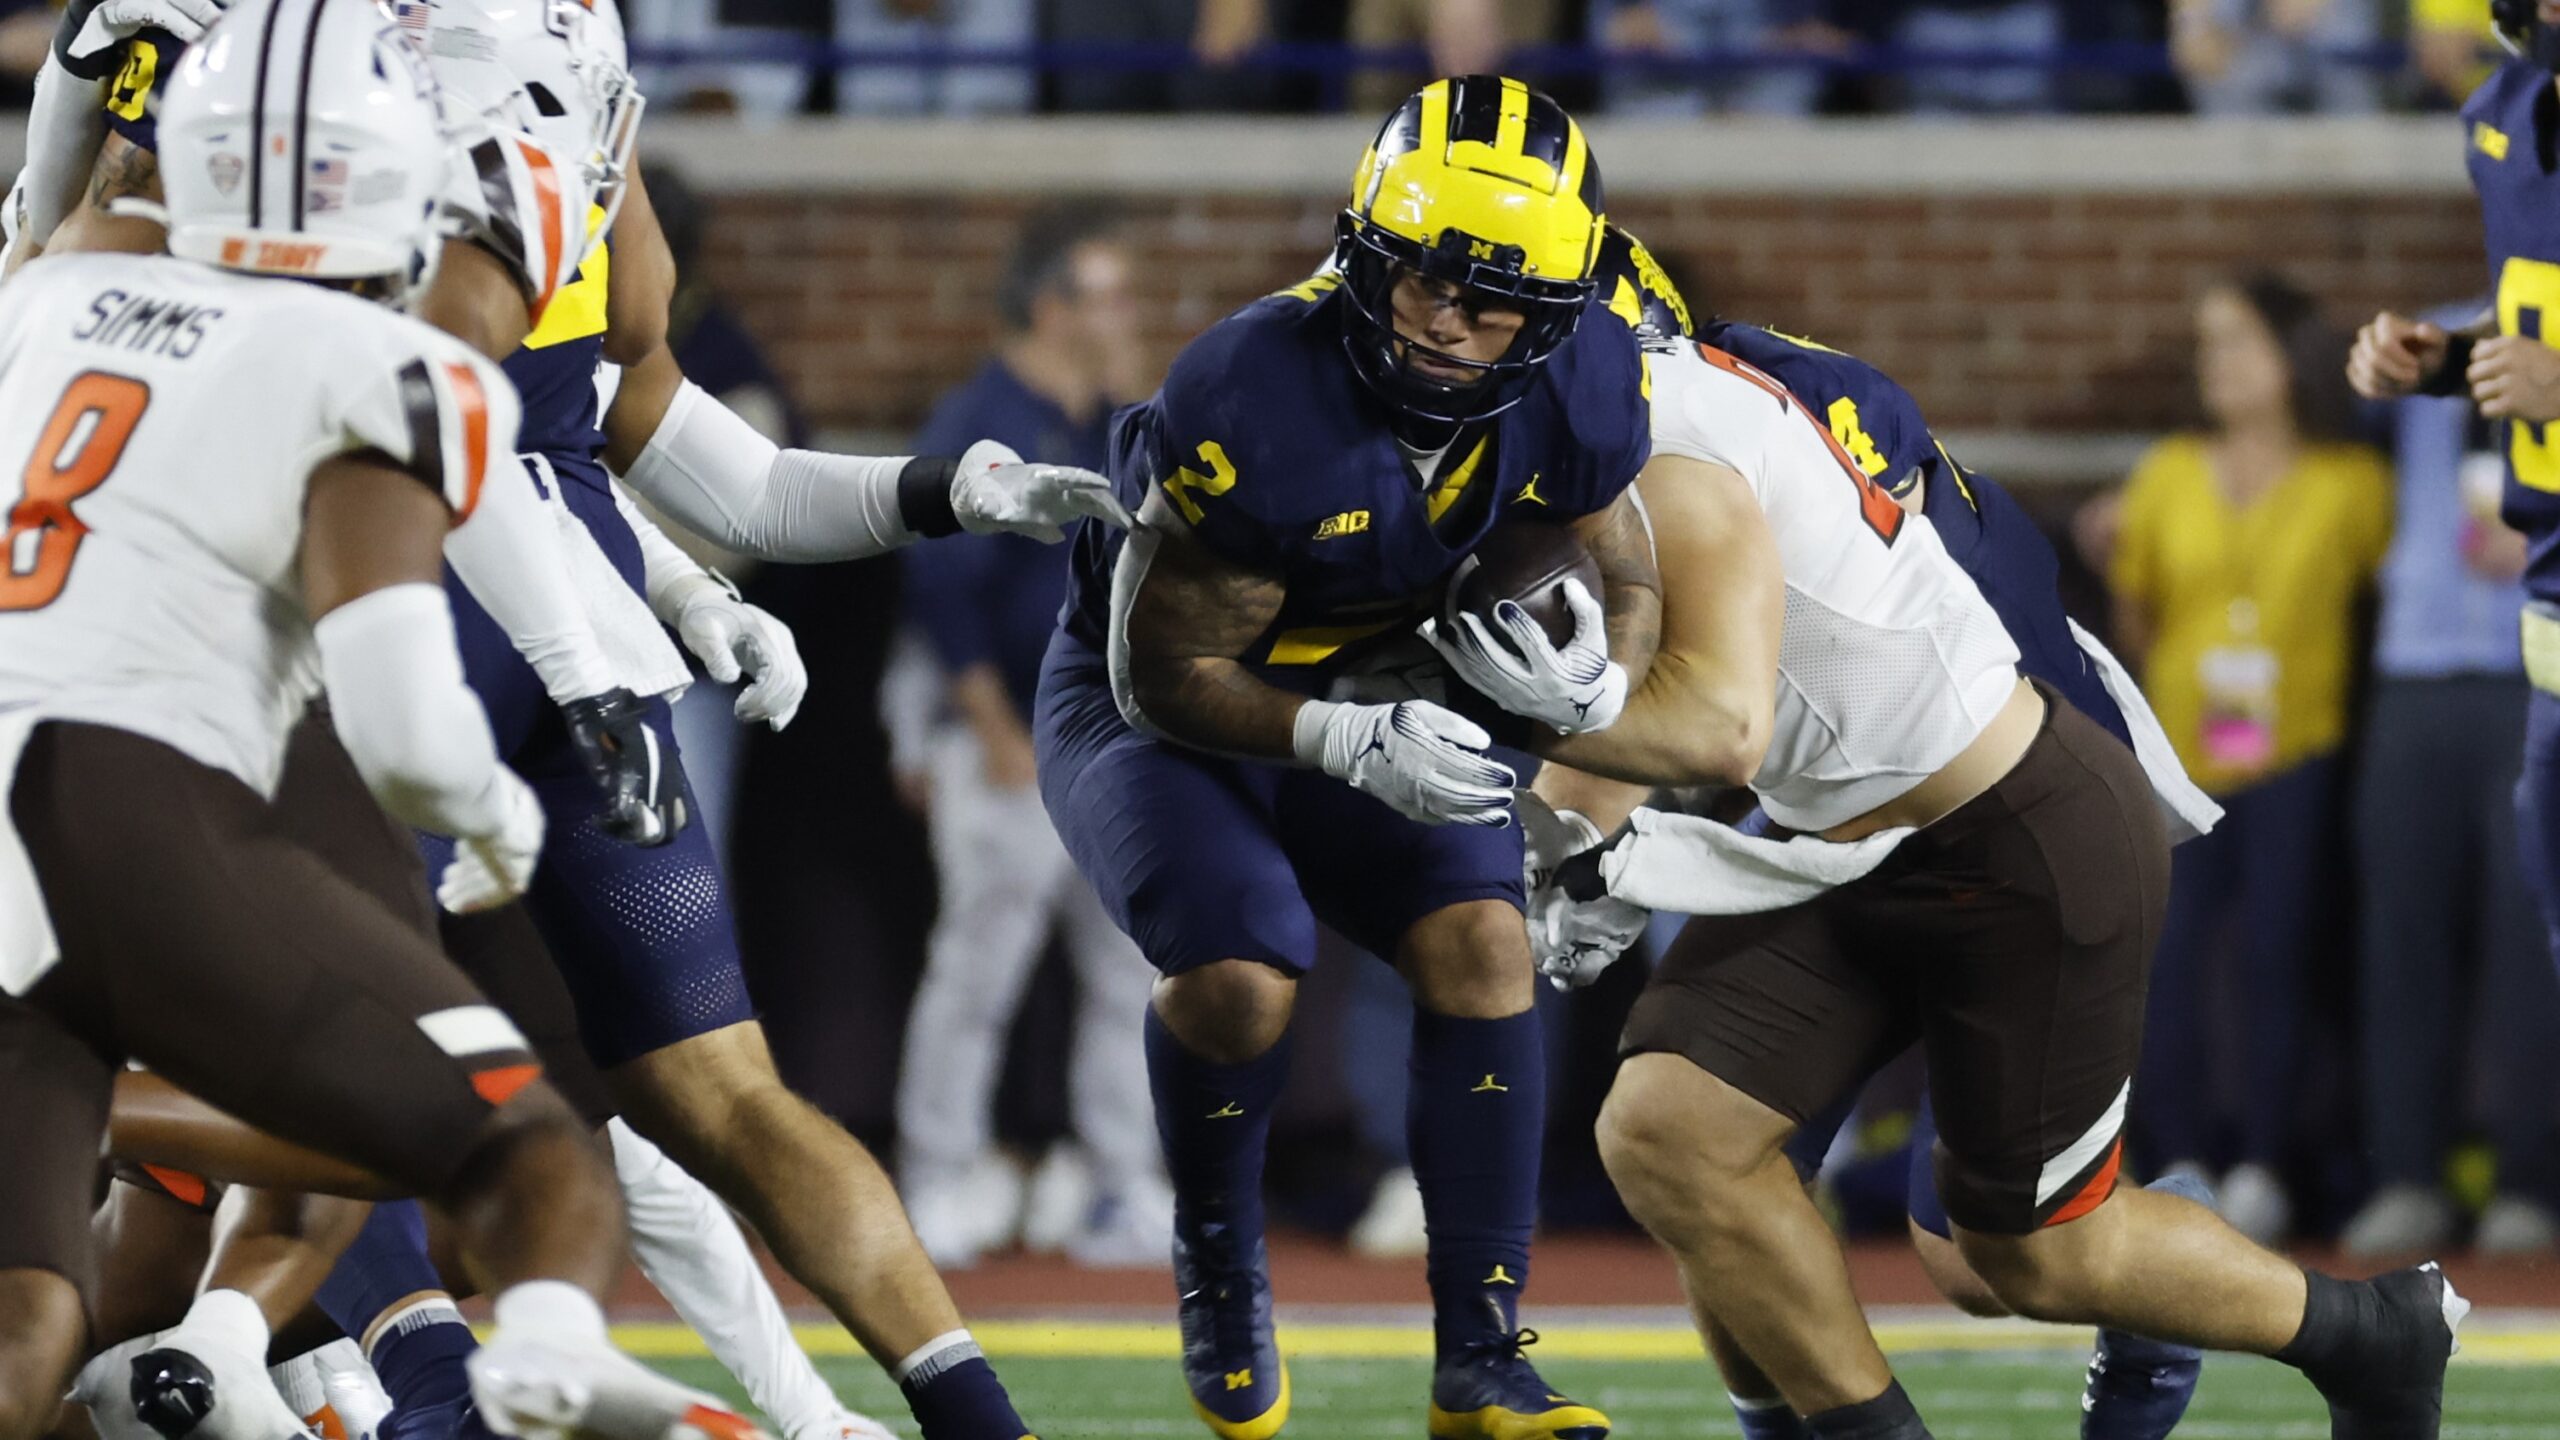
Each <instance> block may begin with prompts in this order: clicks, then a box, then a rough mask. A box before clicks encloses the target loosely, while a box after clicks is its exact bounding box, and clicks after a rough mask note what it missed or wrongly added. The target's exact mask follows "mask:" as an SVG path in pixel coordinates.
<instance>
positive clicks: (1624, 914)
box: [1529, 885, 1653, 990]
mask: <svg viewBox="0 0 2560 1440" xmlns="http://www.w3.org/2000/svg"><path fill="white" fill-rule="evenodd" d="M1652 919H1653V912H1652V911H1650V910H1647V909H1645V908H1644V907H1643V906H1641V905H1630V904H1628V903H1627V902H1626V901H1624V900H1621V899H1619V898H1617V897H1616V896H1614V895H1603V896H1601V897H1600V898H1599V899H1597V900H1576V899H1574V898H1572V897H1571V896H1569V895H1567V894H1565V893H1564V891H1563V890H1562V889H1560V888H1558V887H1555V886H1552V885H1551V886H1549V887H1547V888H1546V889H1544V890H1541V891H1539V892H1538V893H1537V894H1535V895H1533V896H1531V897H1530V898H1529V950H1530V953H1531V954H1533V955H1535V956H1536V957H1537V960H1538V973H1539V974H1541V975H1544V976H1546V977H1547V983H1548V984H1550V985H1553V986H1554V987H1556V988H1557V989H1559V990H1579V989H1581V988H1582V987H1583V986H1585V985H1588V984H1590V983H1591V982H1592V981H1594V980H1597V979H1599V978H1600V972H1601V971H1603V970H1606V969H1608V968H1609V967H1610V966H1611V965H1613V964H1616V963H1617V960H1618V957H1619V956H1621V955H1624V954H1626V953H1627V951H1629V950H1630V949H1632V948H1634V946H1635V943H1636V942H1637V941H1638V940H1641V939H1643V938H1644V931H1645V926H1646V925H1647V924H1649V923H1651V921H1652Z"/></svg>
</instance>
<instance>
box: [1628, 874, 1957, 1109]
mask: <svg viewBox="0 0 2560 1440" xmlns="http://www.w3.org/2000/svg"><path fill="white" fill-rule="evenodd" d="M1917 1034H1918V1031H1917V1027H1916V1025H1915V1024H1914V1023H1913V1018H1912V1013H1911V1005H1910V1000H1909V997H1908V996H1907V995H1905V994H1903V993H1901V992H1900V991H1898V990H1897V989H1896V988H1895V987H1894V986H1893V985H1892V984H1890V983H1889V980H1888V978H1887V976H1886V975H1885V973H1884V972H1883V971H1882V970H1881V969H1880V968H1878V967H1876V966H1873V965H1871V964H1869V963H1866V962H1865V960H1864V958H1863V957H1858V956H1853V955H1852V954H1850V953H1849V951H1848V950H1847V949H1846V948H1845V947H1844V945H1843V943H1842V937H1841V935H1840V933H1839V927H1838V926H1837V925H1836V923H1835V921H1834V918H1833V916H1832V914H1831V913H1830V911H1829V910H1828V909H1827V908H1826V904H1825V902H1816V903H1814V904H1810V905H1798V906H1794V907H1791V908H1789V909H1786V910H1778V911H1772V912H1768V913H1765V914H1759V915H1701V916H1698V917H1696V918H1694V919H1692V920H1690V921H1689V923H1688V924H1687V925H1685V926H1683V927H1681V931H1680V934H1679V936H1678V938H1677V939H1675V940H1673V941H1672V942H1671V945H1670V948H1669V949H1667V950H1665V951H1664V952H1663V956H1662V959H1661V961H1660V962H1659V963H1658V964H1657V965H1655V967H1654V972H1653V975H1652V976H1651V977H1650V978H1649V979H1648V980H1647V981H1646V982H1645V988H1644V992H1643V993H1642V994H1641V995H1639V996H1637V997H1636V1003H1635V1007H1634V1009H1633V1010H1631V1011H1630V1012H1629V1013H1628V1016H1627V1025H1626V1030H1625V1033H1624V1034H1623V1036H1622V1037H1621V1038H1620V1040H1619V1046H1618V1048H1619V1053H1620V1054H1621V1055H1630V1056H1632V1055H1642V1054H1656V1053H1658V1054H1667V1055H1677V1056H1680V1057H1681V1058H1683V1059H1685V1060H1687V1061H1688V1062H1689V1063H1690V1064H1692V1065H1695V1066H1696V1067H1697V1068H1699V1069H1700V1070H1703V1071H1705V1072H1706V1073H1707V1074H1709V1075H1712V1076H1715V1077H1716V1078H1717V1079H1719V1080H1721V1081H1723V1082H1724V1083H1725V1084H1727V1085H1729V1086H1731V1087H1733V1088H1734V1089H1735V1090H1738V1091H1740V1092H1741V1093H1742V1094H1744V1095H1747V1096H1749V1097H1750V1098H1752V1099H1753V1100H1756V1101H1758V1102H1759V1103H1760V1104H1762V1105H1764V1106H1766V1107H1768V1108H1769V1109H1770V1110H1771V1111H1774V1112H1776V1113H1777V1114H1778V1115H1780V1116H1783V1117H1785V1119H1786V1120H1787V1121H1788V1122H1789V1123H1790V1126H1791V1127H1803V1126H1807V1125H1811V1124H1813V1123H1815V1122H1817V1121H1819V1120H1821V1119H1822V1118H1823V1117H1824V1116H1826V1115H1827V1114H1828V1113H1829V1112H1830V1111H1831V1109H1832V1107H1833V1106H1834V1105H1836V1104H1838V1103H1839V1102H1841V1101H1843V1100H1845V1099H1846V1098H1848V1097H1849V1096H1850V1095H1851V1094H1853V1093H1854V1092H1855V1091H1856V1090H1857V1088H1858V1087H1859V1086H1860V1085H1862V1084H1864V1083H1865V1081H1866V1079H1867V1077H1869V1076H1871V1075H1873V1074H1874V1073H1875V1072H1876V1071H1877V1070H1878V1069H1879V1068H1881V1067H1882V1066H1883V1065H1884V1063H1885V1062H1886V1061H1888V1060H1890V1059H1892V1058H1893V1057H1894V1056H1895V1055H1896V1054H1899V1053H1900V1052H1901V1051H1902V1050H1903V1049H1904V1048H1905V1047H1907V1046H1908V1045H1909V1044H1910V1043H1911V1042H1912V1040H1913V1039H1915V1038H1917Z"/></svg>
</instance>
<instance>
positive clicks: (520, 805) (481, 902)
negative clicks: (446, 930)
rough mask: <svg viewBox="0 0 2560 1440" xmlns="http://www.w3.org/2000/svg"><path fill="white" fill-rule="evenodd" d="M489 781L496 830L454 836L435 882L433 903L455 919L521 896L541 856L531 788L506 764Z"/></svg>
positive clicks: (536, 806)
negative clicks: (496, 815)
mask: <svg viewBox="0 0 2560 1440" xmlns="http://www.w3.org/2000/svg"><path fill="white" fill-rule="evenodd" d="M489 783H490V785H491V786H492V787H493V788H494V789H495V791H496V792H497V793H496V794H495V795H493V796H492V797H491V798H492V800H494V801H495V802H496V807H497V810H498V813H499V816H500V819H499V822H498V828H497V830H496V832H495V833H493V834H489V835H476V836H474V835H465V836H461V837H458V838H457V839H456V840H455V841H454V846H453V863H452V864H449V865H447V866H445V867H444V874H443V876H442V877H441V878H439V879H438V880H437V881H436V902H437V903H438V904H440V905H442V906H444V908H446V909H447V910H450V911H452V912H453V913H454V914H456V915H469V914H472V913H473V912H475V911H480V910H494V909H496V908H497V907H499V906H501V905H504V904H506V903H507V902H508V901H510V900H513V899H514V898H516V897H517V896H519V895H521V894H523V893H524V892H525V887H526V886H528V885H531V884H532V883H533V864H534V862H535V861H536V860H539V859H541V858H542V802H540V801H538V800H536V799H534V798H533V787H532V786H530V785H527V784H525V783H524V781H522V780H521V779H518V778H517V776H516V772H514V771H513V770H509V769H507V768H506V767H505V766H500V767H499V768H498V772H497V776H496V778H494V779H493V780H491V781H490V782H489Z"/></svg>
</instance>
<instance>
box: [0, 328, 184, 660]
mask: <svg viewBox="0 0 2560 1440" xmlns="http://www.w3.org/2000/svg"><path fill="white" fill-rule="evenodd" d="M150 403H151V387H150V386H148V385H145V384H143V383H142V382H141V381H139V380H134V379H130V378H128V377H126V376H123V375H110V374H108V373H107V372H105V371H103V370H90V371H86V372H84V373H82V374H81V375H80V376H79V377H77V378H76V379H74V380H73V381H72V382H71V384H70V385H69V386H68V387H67V388H65V389H64V390H63V392H62V399H61V400H59V401H57V402H55V404H54V407H53V415H52V417H51V418H50V419H48V420H46V421H45V422H44V433H43V434H42V435H40V436H38V437H37V439H36V452H35V453H34V454H33V455H30V456H28V457H27V469H26V474H25V475H24V476H23V477H22V479H23V481H24V489H23V491H22V493H21V494H20V496H19V499H18V503H17V504H16V505H14V506H11V507H10V510H9V528H8V529H7V530H6V531H5V532H0V612H5V611H11V610H40V609H42V608H44V607H45V606H47V605H50V604H52V603H53V602H54V600H55V599H56V598H58V597H59V596H60V595H61V594H62V587H63V585H64V583H65V582H67V581H68V580H70V578H71V561H72V557H74V556H75V555H77V554H78V553H79V551H80V541H81V539H82V537H84V536H86V535H87V534H88V533H89V527H88V526H87V525H85V524H83V523H81V520H80V517H79V516H78V515H75V514H73V513H72V510H71V502H72V501H74V500H77V499H79V498H80V497H81V496H83V495H86V494H88V493H89V492H90V491H92V490H95V489H97V488H98V487H99V486H100V485H102V484H105V483H106V479H107V476H108V475H110V474H112V473H114V471H115V468H116V462H117V461H118V460H121V459H123V458H124V447H125V442H126V441H128V440H130V439H132V438H133V427H134V426H135V425H136V424H137V423H139V422H140V421H141V419H142V410H143V407H144V406H146V405H148V404H150ZM29 536H34V537H35V538H34V540H33V541H32V542H31V541H29V539H28V537H29ZM29 549H32V550H33V552H34V553H33V555H32V557H31V558H30V557H29V556H28V554H27V552H28V550H29Z"/></svg>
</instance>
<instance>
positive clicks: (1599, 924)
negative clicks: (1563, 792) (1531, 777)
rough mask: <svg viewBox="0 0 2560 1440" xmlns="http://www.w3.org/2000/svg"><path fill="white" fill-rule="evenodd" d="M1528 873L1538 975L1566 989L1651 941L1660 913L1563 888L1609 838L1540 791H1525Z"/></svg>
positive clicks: (1522, 817)
mask: <svg viewBox="0 0 2560 1440" xmlns="http://www.w3.org/2000/svg"><path fill="white" fill-rule="evenodd" d="M1517 803H1518V806H1519V811H1520V836H1521V839H1522V841H1523V842H1524V843H1523V844H1522V846H1521V860H1520V863H1521V868H1522V871H1523V872H1524V873H1523V877H1522V878H1523V880H1524V882H1525V883H1526V885H1527V886H1528V891H1529V907H1528V913H1529V950H1530V953H1531V954H1532V955H1534V956H1535V957H1536V958H1537V962H1538V973H1539V974H1541V975H1544V976H1546V977H1547V983H1548V984H1550V985H1553V986H1555V987H1556V988H1557V989H1559V990H1579V989H1581V988H1582V987H1583V986H1585V985H1588V984H1590V983H1591V982H1592V981H1594V980H1597V979H1599V978H1600V972H1601V971H1603V970H1606V969H1608V968H1609V966H1610V965H1611V964H1612V963H1614V962H1615V961H1616V960H1617V958H1618V957H1619V956H1621V955H1624V954H1625V953H1627V950H1628V948H1629V947H1631V946H1633V945H1634V944H1635V942H1636V941H1637V940H1638V939H1639V938H1640V937H1642V936H1643V934H1644V931H1645V925H1646V923H1647V922H1648V921H1649V920H1651V919H1652V912H1650V911H1648V910H1645V909H1644V908H1642V907H1641V906H1636V905H1630V904H1628V903H1627V902H1626V901H1624V900H1620V899H1618V898H1616V897H1615V896H1611V895H1603V896H1601V897H1599V898H1598V899H1596V900H1575V899H1574V898H1572V897H1571V896H1569V895H1567V894H1565V893H1564V889H1563V887H1562V886H1560V885H1559V884H1557V883H1556V872H1557V871H1558V870H1559V869H1560V868H1562V867H1563V865H1564V863H1565V862H1566V861H1567V860H1570V859H1572V858H1573V857H1575V856H1577V855H1584V854H1588V853H1589V852H1591V851H1593V850H1597V849H1599V848H1600V846H1601V845H1602V844H1603V843H1604V842H1605V841H1606V839H1607V837H1605V836H1603V835H1602V834H1601V833H1600V827H1599V826H1598V825H1595V824H1593V823H1592V821H1591V817H1589V816H1587V815H1585V814H1583V813H1582V812H1580V811H1578V810H1554V809H1550V808H1548V806H1547V802H1546V801H1544V800H1542V799H1540V798H1538V796H1537V795H1536V793H1535V792H1532V791H1528V790H1523V791H1521V792H1520V794H1519V799H1518V802H1517Z"/></svg>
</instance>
